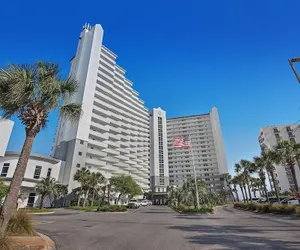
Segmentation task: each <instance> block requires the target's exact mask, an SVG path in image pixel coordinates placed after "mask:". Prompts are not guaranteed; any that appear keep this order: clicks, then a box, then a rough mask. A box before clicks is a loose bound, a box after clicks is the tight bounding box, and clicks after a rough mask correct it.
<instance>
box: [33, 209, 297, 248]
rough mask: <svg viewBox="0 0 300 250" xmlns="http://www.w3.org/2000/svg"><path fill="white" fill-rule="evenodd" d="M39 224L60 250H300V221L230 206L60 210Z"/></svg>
mask: <svg viewBox="0 0 300 250" xmlns="http://www.w3.org/2000/svg"><path fill="white" fill-rule="evenodd" d="M35 219H36V224H37V225H36V227H37V229H38V231H40V232H42V233H44V234H46V235H48V236H49V237H51V238H52V239H53V240H54V241H55V242H56V245H57V249H59V250H67V249H68V250H92V249H96V250H185V249H188V250H191V249H201V250H204V249H205V250H206V249H207V250H213V249H253V250H254V249H300V219H297V218H296V219H295V218H292V217H278V216H277V217H276V216H274V215H261V214H254V213H251V212H244V211H239V210H235V209H234V208H231V207H224V208H218V209H217V211H216V213H215V214H212V215H183V214H178V213H176V212H174V211H172V210H171V209H170V208H168V207H163V206H151V207H146V208H141V209H139V210H136V211H134V212H129V213H126V214H112V213H93V212H92V213H91V212H77V211H69V210H60V211H57V212H56V214H54V215H42V216H40V215H35Z"/></svg>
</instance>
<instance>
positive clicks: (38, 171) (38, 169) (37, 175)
mask: <svg viewBox="0 0 300 250" xmlns="http://www.w3.org/2000/svg"><path fill="white" fill-rule="evenodd" d="M41 171H42V167H41V166H36V167H35V170H34V175H33V178H34V179H39V178H40V176H41Z"/></svg>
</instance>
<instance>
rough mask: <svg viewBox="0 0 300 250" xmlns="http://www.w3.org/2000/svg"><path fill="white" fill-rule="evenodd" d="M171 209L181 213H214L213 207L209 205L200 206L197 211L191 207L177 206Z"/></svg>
mask: <svg viewBox="0 0 300 250" xmlns="http://www.w3.org/2000/svg"><path fill="white" fill-rule="evenodd" d="M173 209H174V210H176V211H179V212H182V213H213V211H214V207H213V206H209V205H202V206H200V208H199V209H197V208H194V207H191V206H184V205H179V206H178V207H174V208H173Z"/></svg>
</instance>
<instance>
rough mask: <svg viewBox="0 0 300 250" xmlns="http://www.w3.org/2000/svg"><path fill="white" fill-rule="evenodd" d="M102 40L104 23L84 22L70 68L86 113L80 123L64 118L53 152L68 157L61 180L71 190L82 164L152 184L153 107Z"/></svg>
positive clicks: (144, 185)
mask: <svg viewBox="0 0 300 250" xmlns="http://www.w3.org/2000/svg"><path fill="white" fill-rule="evenodd" d="M102 40H103V29H102V27H101V26H100V25H99V24H96V25H95V26H94V27H91V26H90V25H85V26H84V27H83V30H82V32H81V34H80V38H79V43H78V47H77V52H76V55H75V56H74V57H73V58H72V59H71V69H70V76H72V77H73V78H74V79H76V80H77V81H78V83H79V88H78V92H77V93H76V94H75V95H74V96H73V99H72V100H71V101H73V102H75V103H80V104H81V105H82V110H83V114H82V116H81V118H80V120H79V121H78V122H75V123H74V122H70V121H66V120H64V119H60V121H59V125H58V128H57V132H56V137H55V140H54V146H53V148H52V156H53V157H55V158H58V159H61V160H63V161H65V162H66V164H65V167H64V170H63V173H62V177H61V180H60V181H62V183H64V184H68V185H69V191H71V190H72V189H73V188H75V187H77V186H78V183H77V182H74V181H73V176H74V174H75V173H76V171H77V169H79V168H83V167H85V168H87V169H89V170H90V171H91V172H97V171H99V172H101V173H102V174H103V175H104V176H105V177H106V178H108V179H109V178H110V177H111V176H113V175H122V174H125V175H131V176H132V177H133V179H135V180H136V182H137V183H138V184H139V185H140V187H141V188H142V189H143V190H148V189H149V184H150V176H149V147H150V145H149V136H150V135H149V114H148V110H147V108H146V107H145V106H144V102H143V101H142V100H141V99H140V98H139V97H138V96H139V94H138V92H136V91H135V90H134V89H133V88H132V85H133V83H132V82H131V81H130V80H128V79H127V78H126V77H125V76H124V75H125V72H126V71H125V70H124V69H123V68H121V67H120V66H119V65H117V63H116V59H117V55H116V54H114V53H113V52H112V51H110V50H109V49H108V48H106V47H105V46H103V44H102Z"/></svg>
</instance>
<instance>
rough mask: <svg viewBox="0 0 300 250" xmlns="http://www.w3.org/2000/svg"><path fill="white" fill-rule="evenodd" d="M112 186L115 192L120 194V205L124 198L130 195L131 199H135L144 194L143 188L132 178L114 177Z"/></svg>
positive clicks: (118, 199)
mask: <svg viewBox="0 0 300 250" xmlns="http://www.w3.org/2000/svg"><path fill="white" fill-rule="evenodd" d="M110 184H111V186H113V187H114V191H115V192H117V193H119V195H118V198H117V203H119V201H120V199H121V197H122V196H125V195H128V196H129V197H133V196H135V195H140V194H142V190H141V188H140V187H139V186H138V185H137V183H136V182H135V181H134V180H133V179H132V177H131V176H126V175H121V176H113V177H111V178H110Z"/></svg>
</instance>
